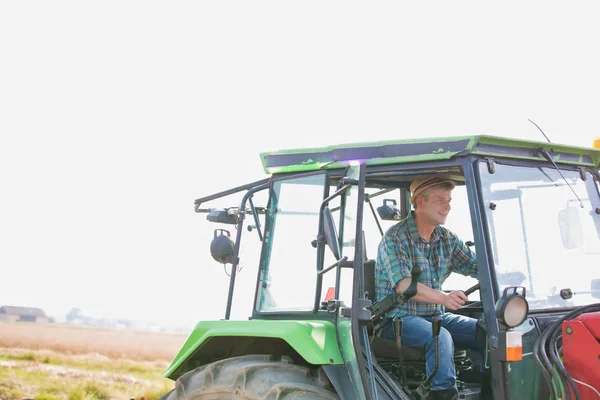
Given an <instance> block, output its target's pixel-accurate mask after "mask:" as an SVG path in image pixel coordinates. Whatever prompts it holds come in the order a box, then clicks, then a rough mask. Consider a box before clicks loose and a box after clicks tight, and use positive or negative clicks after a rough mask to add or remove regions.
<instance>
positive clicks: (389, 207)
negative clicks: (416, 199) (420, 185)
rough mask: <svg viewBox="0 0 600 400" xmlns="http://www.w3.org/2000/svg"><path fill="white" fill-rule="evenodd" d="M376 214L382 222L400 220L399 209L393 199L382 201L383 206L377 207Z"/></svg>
mask: <svg viewBox="0 0 600 400" xmlns="http://www.w3.org/2000/svg"><path fill="white" fill-rule="evenodd" d="M377 214H379V218H381V219H382V220H384V221H397V220H399V219H401V218H402V217H401V213H400V209H399V208H398V205H397V203H396V200H394V199H384V200H383V205H382V206H380V207H377Z"/></svg>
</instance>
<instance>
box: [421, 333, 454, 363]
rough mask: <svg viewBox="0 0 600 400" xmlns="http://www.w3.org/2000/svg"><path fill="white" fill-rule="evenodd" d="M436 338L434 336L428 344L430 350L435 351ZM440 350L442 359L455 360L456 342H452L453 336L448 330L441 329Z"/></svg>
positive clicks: (439, 337)
mask: <svg viewBox="0 0 600 400" xmlns="http://www.w3.org/2000/svg"><path fill="white" fill-rule="evenodd" d="M434 344H435V342H434V338H433V336H432V337H431V339H430V340H429V341H428V343H427V349H428V350H431V351H433V350H435V348H434ZM438 348H439V352H440V359H454V341H453V340H452V335H451V334H450V332H448V330H447V329H446V328H442V329H440V334H439V336H438Z"/></svg>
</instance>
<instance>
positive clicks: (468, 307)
mask: <svg viewBox="0 0 600 400" xmlns="http://www.w3.org/2000/svg"><path fill="white" fill-rule="evenodd" d="M479 288H480V286H479V283H478V284H476V285H473V286H471V287H470V288H468V289H467V290H465V291H464V292H463V293H464V294H465V296H468V295H470V294H471V293H473V292H476V291H478V290H479ZM481 305H482V303H481V301H474V302H473V303H471V304H467V305H464V306H462V307H461V308H459V309H458V310H455V311H454V312H457V311H458V312H459V313H460V311H461V310H471V309H478V308H480V307H481Z"/></svg>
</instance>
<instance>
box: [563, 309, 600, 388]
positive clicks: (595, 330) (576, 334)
mask: <svg viewBox="0 0 600 400" xmlns="http://www.w3.org/2000/svg"><path fill="white" fill-rule="evenodd" d="M562 342H563V363H564V366H565V368H566V370H567V372H568V373H569V375H571V377H572V378H573V379H574V380H575V381H576V382H575V383H576V385H577V390H579V394H580V396H581V400H592V399H594V400H597V399H598V398H600V397H599V395H598V393H599V392H600V312H594V313H587V314H582V315H580V316H579V317H577V318H574V319H572V320H569V321H564V322H563V323H562ZM592 388H593V389H592Z"/></svg>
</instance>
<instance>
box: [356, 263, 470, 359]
mask: <svg viewBox="0 0 600 400" xmlns="http://www.w3.org/2000/svg"><path fill="white" fill-rule="evenodd" d="M364 274H365V276H364V284H365V290H366V291H367V297H368V298H369V299H370V300H371V301H375V260H366V261H365V264H364ZM370 340H371V350H372V351H373V353H374V354H375V357H377V358H378V359H380V360H383V359H390V360H398V359H399V356H400V354H398V353H399V351H398V346H396V342H395V341H393V340H388V339H384V338H382V337H380V336H372V337H370ZM466 356H467V351H466V350H465V349H457V348H455V349H454V359H457V358H463V357H466ZM402 358H403V359H404V360H405V361H425V349H424V348H423V349H418V348H414V347H408V346H402Z"/></svg>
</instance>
